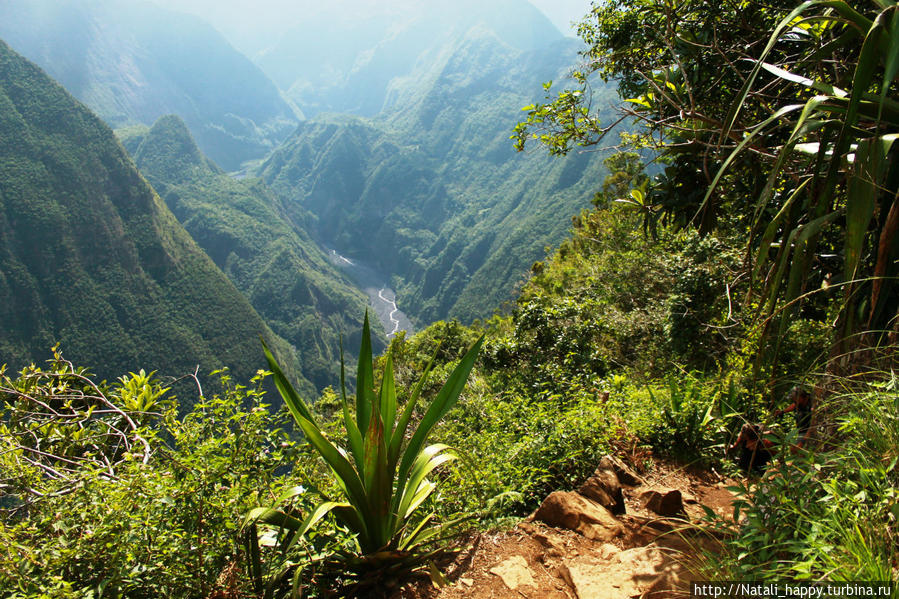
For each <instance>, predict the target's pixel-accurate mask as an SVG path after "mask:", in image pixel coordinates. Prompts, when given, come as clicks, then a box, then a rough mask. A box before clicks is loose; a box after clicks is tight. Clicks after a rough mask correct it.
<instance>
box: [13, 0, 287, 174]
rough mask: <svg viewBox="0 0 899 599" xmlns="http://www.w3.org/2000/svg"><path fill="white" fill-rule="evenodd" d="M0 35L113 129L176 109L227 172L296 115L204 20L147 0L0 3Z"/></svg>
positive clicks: (265, 148) (263, 149)
mask: <svg viewBox="0 0 899 599" xmlns="http://www.w3.org/2000/svg"><path fill="white" fill-rule="evenodd" d="M0 38H2V39H5V40H6V41H7V42H8V43H9V44H10V45H11V46H12V47H13V48H15V49H16V50H17V51H18V52H20V53H21V54H23V55H24V56H25V57H27V58H28V59H30V60H32V61H33V62H35V63H37V64H38V65H40V66H41V67H42V68H44V69H45V70H46V71H47V72H48V73H49V74H50V75H51V76H52V77H54V78H55V79H56V80H57V81H59V82H60V83H61V84H62V85H63V86H64V87H65V88H66V89H67V90H68V91H69V92H70V93H71V94H72V95H74V96H75V97H76V98H78V99H79V100H81V101H82V102H84V103H85V104H87V105H88V107H90V108H91V109H92V110H93V111H94V112H96V113H97V114H98V115H99V116H100V117H101V118H103V119H104V120H105V121H106V122H107V123H108V124H109V125H110V126H112V127H114V128H118V127H124V126H128V125H135V124H144V125H148V126H149V125H152V124H153V123H154V122H155V121H156V120H157V119H158V118H159V117H161V116H163V115H166V114H178V115H179V116H181V118H182V119H184V121H185V122H186V123H187V125H188V128H189V129H190V130H191V133H192V134H193V136H194V138H195V139H196V140H197V143H198V144H199V146H200V148H202V150H203V152H204V153H205V154H207V155H208V156H210V157H211V158H212V159H213V160H214V161H215V162H216V163H217V164H219V165H221V166H222V167H223V168H226V169H228V170H236V169H238V168H239V167H240V165H241V163H242V162H244V161H247V160H252V159H258V158H262V157H263V156H265V155H266V154H267V153H268V152H269V151H270V150H271V149H272V148H273V147H274V146H275V145H277V144H278V143H279V142H280V141H282V140H283V139H284V138H285V137H286V136H287V135H288V134H289V133H291V132H292V131H293V129H294V127H295V126H296V123H297V120H298V118H297V113H296V111H295V110H294V109H293V108H292V107H291V105H289V104H288V103H287V102H286V101H285V100H284V99H283V98H282V97H281V95H280V92H279V91H278V88H277V87H276V86H275V85H274V84H273V83H272V82H271V81H270V80H269V79H268V78H267V77H266V76H265V74H264V73H263V72H262V71H261V70H260V69H259V68H258V67H256V66H255V65H254V64H253V63H252V62H251V61H250V60H249V59H248V58H246V57H245V56H244V55H242V54H241V53H239V52H238V51H237V50H235V49H234V48H233V47H231V45H230V44H229V43H228V42H227V41H226V40H225V39H224V37H222V35H221V34H219V33H218V32H217V31H216V30H215V29H213V28H212V27H211V26H210V25H208V24H206V23H205V22H204V21H202V20H200V19H199V18H197V17H194V16H190V15H186V14H180V13H177V12H172V11H168V10H165V9H162V8H159V7H158V6H156V5H154V4H150V3H147V2H141V1H131V0H129V1H128V2H116V1H114V0H28V1H27V2H0Z"/></svg>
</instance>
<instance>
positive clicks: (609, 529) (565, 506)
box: [534, 491, 624, 541]
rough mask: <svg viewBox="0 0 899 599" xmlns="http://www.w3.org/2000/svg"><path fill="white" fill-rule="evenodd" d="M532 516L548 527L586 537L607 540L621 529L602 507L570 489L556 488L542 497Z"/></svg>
mask: <svg viewBox="0 0 899 599" xmlns="http://www.w3.org/2000/svg"><path fill="white" fill-rule="evenodd" d="M534 518H536V519H537V520H541V521H543V522H546V523H547V524H549V525H550V526H561V527H563V528H568V529H570V530H574V531H576V532H579V533H581V534H582V535H584V536H585V537H587V538H588V539H596V540H600V541H609V540H611V539H613V538H615V537H616V536H618V535H620V534H621V533H622V532H623V530H624V528H623V527H622V526H621V523H620V522H619V521H618V520H617V519H616V518H615V516H613V515H612V514H611V512H609V510H607V509H606V508H604V507H603V506H601V505H599V504H598V503H596V502H594V501H591V500H590V499H587V498H586V497H584V496H583V495H580V494H578V493H575V492H573V491H555V492H554V493H550V495H549V496H548V497H547V498H546V499H544V500H543V504H542V505H541V506H540V507H539V508H538V509H537V512H536V513H535V514H534Z"/></svg>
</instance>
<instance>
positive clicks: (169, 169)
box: [133, 116, 384, 389]
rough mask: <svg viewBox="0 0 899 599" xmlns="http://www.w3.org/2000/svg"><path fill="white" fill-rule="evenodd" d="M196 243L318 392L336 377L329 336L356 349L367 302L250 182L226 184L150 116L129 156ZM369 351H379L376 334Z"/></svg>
mask: <svg viewBox="0 0 899 599" xmlns="http://www.w3.org/2000/svg"><path fill="white" fill-rule="evenodd" d="M133 155H134V159H135V161H136V163H137V166H138V168H139V169H140V171H141V173H142V174H143V175H144V176H145V177H147V180H148V181H149V182H150V183H151V184H152V185H153V187H154V189H156V191H157V192H158V193H159V194H160V196H161V197H162V199H163V200H164V201H165V202H166V204H167V205H168V207H169V209H170V210H171V211H172V213H173V214H174V215H175V216H176V217H177V218H178V220H179V221H180V222H181V224H182V225H183V226H184V228H185V229H186V230H187V232H188V233H190V234H191V236H192V237H193V238H194V240H196V242H197V244H198V245H199V246H200V247H201V248H202V249H203V251H205V252H206V254H207V255H208V256H209V257H210V258H212V260H213V262H215V264H216V266H218V267H219V268H220V269H221V270H222V271H223V272H224V273H225V274H226V275H227V276H228V278H229V279H230V280H231V282H233V283H234V285H235V286H236V287H237V288H238V289H239V290H240V291H241V292H242V293H243V294H244V295H245V296H246V297H247V299H249V300H250V303H251V304H252V305H253V307H254V308H255V309H256V311H257V312H258V313H259V315H260V316H262V318H263V319H265V321H266V323H267V324H268V325H269V326H270V327H271V328H272V329H273V330H274V331H275V333H277V334H278V335H280V336H281V337H283V338H284V339H286V340H287V341H289V342H290V343H291V344H293V345H294V346H295V347H296V348H297V352H298V357H299V360H300V364H301V369H302V372H303V375H304V376H305V377H306V378H307V379H309V380H310V381H312V382H313V383H314V384H315V385H316V386H317V387H318V388H319V389H321V388H324V387H326V386H328V385H330V384H332V383H333V382H334V380H335V379H336V378H337V376H338V375H339V372H338V368H337V365H338V363H339V361H340V352H339V340H340V337H341V335H343V336H344V338H345V339H346V341H345V343H346V344H347V346H348V347H356V346H357V345H358V343H359V335H358V331H359V329H360V328H361V326H362V319H361V315H362V314H363V313H364V312H365V307H366V304H367V298H366V296H365V294H363V293H362V292H361V291H359V290H358V289H356V288H355V287H354V286H353V285H352V284H351V283H350V282H349V281H348V280H347V279H346V278H345V276H344V275H342V274H341V273H340V272H339V271H338V270H337V269H336V268H335V267H334V266H332V265H331V263H330V262H329V261H328V258H327V257H326V256H325V255H324V253H323V252H322V250H321V249H320V248H319V247H318V246H317V245H316V244H315V243H314V242H313V241H312V240H311V239H310V238H309V236H308V235H307V234H306V233H305V231H304V230H303V229H300V228H299V227H296V226H294V225H293V223H292V221H291V220H289V219H288V217H287V215H286V213H285V210H284V208H283V206H282V204H281V202H280V201H279V200H278V198H277V197H276V196H275V195H274V194H273V193H272V192H271V191H270V190H269V189H268V188H267V187H266V185H265V184H264V183H263V182H262V181H259V180H258V179H244V180H235V179H232V178H231V177H229V176H228V175H226V174H225V173H224V172H222V171H221V169H219V168H218V167H217V166H216V165H215V164H214V163H212V162H211V161H210V160H208V159H207V158H205V157H204V156H203V154H202V153H201V152H200V150H199V148H197V146H196V144H195V143H194V141H193V139H192V138H191V136H190V133H189V132H188V130H187V128H186V126H185V125H184V123H183V122H182V121H181V120H180V119H179V118H178V117H176V116H167V117H163V118H161V119H159V120H158V121H157V122H156V124H154V125H153V127H152V128H151V129H150V130H149V131H148V132H147V133H146V135H144V136H143V137H142V138H141V140H140V142H139V144H137V146H136V149H135V150H134V151H133ZM379 342H380V343H379V344H378V347H383V346H384V340H383V336H379Z"/></svg>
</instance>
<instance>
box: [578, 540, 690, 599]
mask: <svg viewBox="0 0 899 599" xmlns="http://www.w3.org/2000/svg"><path fill="white" fill-rule="evenodd" d="M561 574H562V577H563V578H564V579H565V581H566V582H567V583H568V584H569V585H570V586H571V588H572V589H573V590H574V591H575V593H576V594H577V597H578V599H629V598H630V597H638V596H640V597H642V596H646V595H647V594H649V593H659V592H662V591H668V590H675V589H679V588H680V587H682V586H684V581H685V580H686V577H687V572H686V569H685V568H684V567H683V566H681V565H680V564H679V563H677V562H676V561H675V560H674V559H673V558H672V557H671V555H669V554H668V553H666V552H665V551H663V550H661V549H660V548H659V547H657V546H655V545H648V546H646V547H637V548H635V549H628V550H627V551H621V552H619V553H618V554H617V555H616V556H614V557H613V558H611V559H610V560H608V561H606V562H603V563H600V562H588V561H575V562H572V563H568V564H563V565H562V567H561Z"/></svg>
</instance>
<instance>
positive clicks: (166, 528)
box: [0, 352, 296, 599]
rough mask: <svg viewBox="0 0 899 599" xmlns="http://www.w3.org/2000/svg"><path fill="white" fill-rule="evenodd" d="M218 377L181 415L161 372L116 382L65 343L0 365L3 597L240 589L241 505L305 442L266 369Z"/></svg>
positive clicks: (274, 481) (273, 486) (260, 497)
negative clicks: (41, 362)
mask: <svg viewBox="0 0 899 599" xmlns="http://www.w3.org/2000/svg"><path fill="white" fill-rule="evenodd" d="M218 376H219V380H220V382H221V384H222V391H221V392H220V393H218V394H215V395H212V396H210V397H201V398H200V399H199V401H197V402H196V405H195V406H194V407H193V409H192V410H191V411H190V412H188V413H187V414H186V415H185V416H184V417H183V418H179V416H178V404H177V401H176V399H175V398H174V397H169V396H166V395H164V393H163V392H164V389H165V388H164V387H163V386H162V385H160V383H159V381H158V380H156V379H155V378H153V377H152V375H146V374H145V373H138V374H136V375H135V374H132V375H129V376H126V377H122V379H120V381H118V382H116V383H114V384H112V385H108V384H106V383H105V382H97V381H94V380H93V379H92V378H91V377H90V376H89V374H88V373H87V372H86V371H85V370H83V369H77V368H75V367H73V366H72V365H71V364H69V363H68V362H66V361H65V360H64V359H63V358H62V356H61V355H60V354H59V353H58V352H57V353H56V355H55V357H54V359H53V360H52V361H50V362H49V364H48V365H47V366H46V367H45V368H42V369H38V368H35V367H31V368H26V369H25V370H23V371H22V372H21V373H19V375H18V376H17V377H16V378H12V377H9V376H6V375H3V376H2V377H0V589H3V591H2V592H0V596H3V597H17V598H18V597H23V598H24V597H78V598H82V597H88V596H92V597H116V596H126V597H133V598H141V597H147V598H149V597H153V598H156V597H173V598H174V597H177V598H179V599H182V598H191V597H197V598H200V597H203V598H205V597H208V596H209V595H210V594H211V593H212V592H213V591H214V590H220V591H223V592H224V591H225V590H230V591H235V592H236V591H238V590H239V589H240V584H239V583H238V582H237V581H236V579H234V578H233V577H230V578H229V575H228V573H229V572H234V571H235V569H236V568H237V566H238V562H239V560H240V555H239V553H238V551H237V544H236V532H237V530H238V528H239V526H240V520H239V517H238V516H237V514H239V513H241V512H243V511H246V510H248V509H249V508H250V507H251V506H252V505H255V504H258V503H259V502H260V501H265V500H268V499H269V498H271V497H273V496H274V495H275V494H276V493H277V492H278V490H279V487H280V486H281V484H282V483H281V481H280V480H279V478H278V476H277V474H278V473H279V472H280V471H281V470H282V469H283V468H284V467H285V466H286V465H288V464H291V463H293V460H294V458H295V453H296V452H295V450H294V447H293V444H292V443H291V442H290V441H289V439H288V437H287V435H286V434H285V433H284V431H283V429H282V428H281V427H282V426H283V424H284V423H285V418H284V416H285V414H283V413H281V414H276V415H273V414H271V413H270V411H269V406H268V405H267V404H265V403H264V402H263V392H262V390H261V385H262V384H263V379H264V378H265V374H264V373H260V374H259V375H257V376H256V377H254V378H253V380H252V381H251V385H250V386H249V387H246V386H243V385H239V384H236V383H234V382H233V381H232V380H231V378H230V376H229V375H228V374H227V373H226V372H220V373H218ZM125 406H127V408H126V407H125ZM54 414H55V415H56V416H54ZM126 420H130V421H132V422H134V423H135V424H136V425H137V426H136V427H135V428H133V429H131V428H128V427H127V426H125V425H124V423H125V422H126ZM114 429H118V430H119V431H121V433H122V434H118V433H116V434H115V435H112V434H111V433H112V432H113V430H114ZM83 431H90V433H89V434H87V435H86V434H85V433H84V432H83ZM103 439H107V440H109V442H107V443H105V444H104V443H103V442H102V440H103ZM140 439H143V441H145V442H146V444H144V443H143V442H142V441H141V440H140ZM39 452H41V453H39Z"/></svg>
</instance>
